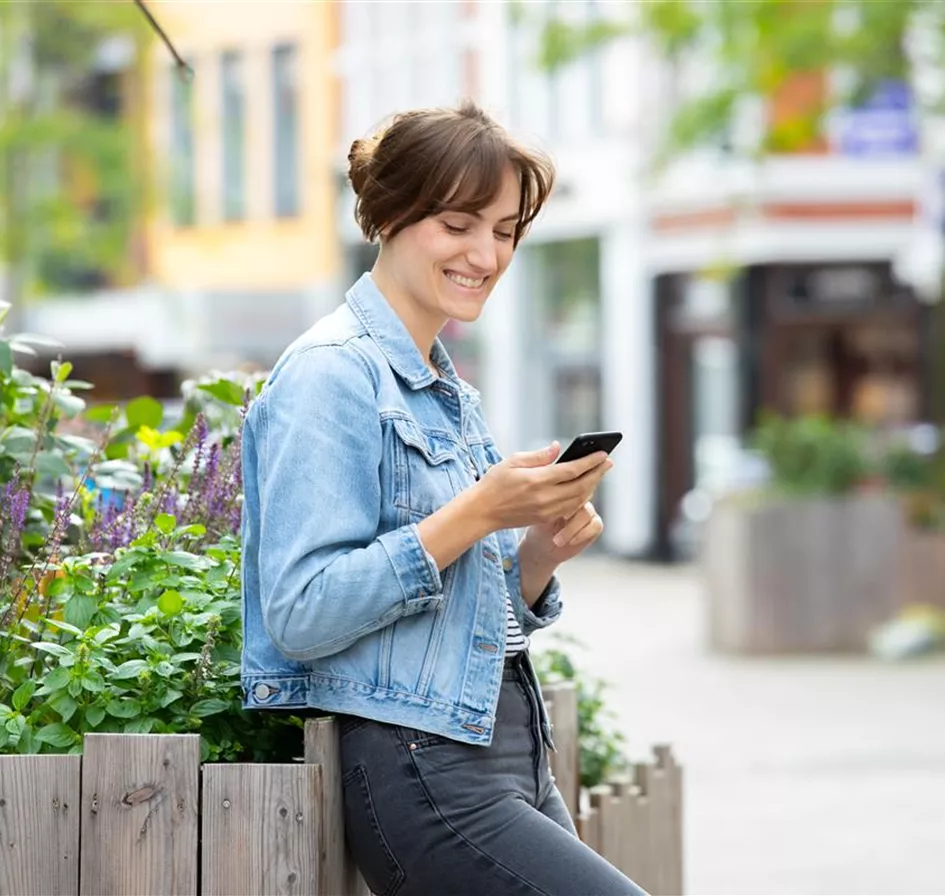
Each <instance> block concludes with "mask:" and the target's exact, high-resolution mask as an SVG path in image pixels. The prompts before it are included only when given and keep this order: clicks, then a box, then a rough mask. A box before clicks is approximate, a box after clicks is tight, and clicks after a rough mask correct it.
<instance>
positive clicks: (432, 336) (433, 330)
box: [371, 265, 446, 376]
mask: <svg viewBox="0 0 945 896" xmlns="http://www.w3.org/2000/svg"><path fill="white" fill-rule="evenodd" d="M371 279H372V280H373V281H374V285H375V286H376V287H377V288H378V289H379V290H380V292H381V294H382V295H383V296H384V298H385V299H386V300H387V304H388V305H390V306H391V308H393V309H394V313H395V314H396V315H397V316H398V317H399V318H400V322H401V323H402V324H403V325H404V326H405V327H406V328H407V332H408V333H409V334H410V337H411V338H412V339H413V341H414V344H415V345H416V346H417V350H418V351H419V352H420V355H421V356H422V358H423V361H424V363H425V364H426V365H427V367H429V368H430V370H431V371H432V372H433V373H434V374H436V375H437V376H438V375H439V373H438V371H437V369H436V365H435V364H434V363H433V361H432V358H431V352H432V351H433V343H434V341H435V340H436V337H437V335H438V334H439V332H440V330H442V329H443V325H444V324H445V323H446V321H445V320H441V319H434V318H433V317H432V315H430V314H429V313H428V312H426V311H425V309H424V308H423V306H422V305H421V304H420V303H419V302H417V300H416V299H414V298H413V296H411V295H410V293H409V292H407V290H405V289H402V288H400V287H399V285H398V284H397V282H396V280H395V279H394V278H392V277H389V276H387V273H386V271H385V270H384V269H383V267H381V266H380V265H375V266H374V268H373V270H372V271H371Z"/></svg>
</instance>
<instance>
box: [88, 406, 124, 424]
mask: <svg viewBox="0 0 945 896" xmlns="http://www.w3.org/2000/svg"><path fill="white" fill-rule="evenodd" d="M116 409H117V405H114V404H99V405H96V406H95V407H94V408H89V409H88V410H87V411H86V412H85V413H84V414H83V415H82V416H83V417H84V418H85V419H86V420H91V421H92V423H108V422H110V421H111V419H112V417H113V416H114V413H115V411H116Z"/></svg>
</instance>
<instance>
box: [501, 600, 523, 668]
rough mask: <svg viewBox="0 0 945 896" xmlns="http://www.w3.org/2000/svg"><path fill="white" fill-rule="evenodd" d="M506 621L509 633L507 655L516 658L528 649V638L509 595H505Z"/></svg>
mask: <svg viewBox="0 0 945 896" xmlns="http://www.w3.org/2000/svg"><path fill="white" fill-rule="evenodd" d="M505 619H506V626H507V632H508V633H507V635H506V637H505V655H506V656H514V655H515V654H516V653H521V652H522V651H523V650H527V649H528V638H527V637H525V633H524V632H523V631H522V627H521V626H520V625H519V624H518V619H517V618H516V616H515V611H514V610H513V609H512V600H511V598H510V597H509V596H508V595H507V594H506V595H505Z"/></svg>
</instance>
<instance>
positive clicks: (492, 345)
mask: <svg viewBox="0 0 945 896" xmlns="http://www.w3.org/2000/svg"><path fill="white" fill-rule="evenodd" d="M619 12H620V9H619V7H618V6H615V5H614V4H605V3H596V2H593V0H574V2H568V3H556V2H552V0H543V2H535V3H529V4H517V3H512V2H491V3H485V2H465V3H442V4H424V3H417V2H385V3H383V4H362V3H348V4H344V5H343V8H342V22H341V27H340V43H339V50H338V57H337V71H338V76H339V80H340V96H341V120H342V125H341V131H340V139H339V142H338V146H337V147H336V162H337V166H338V173H339V175H342V174H343V171H344V159H345V155H346V153H347V149H348V146H349V145H350V141H351V140H352V139H353V138H354V137H357V136H361V135H363V134H364V133H366V132H369V131H370V130H371V129H372V128H373V127H374V126H375V125H376V124H377V123H378V122H379V121H380V120H382V119H383V118H384V117H386V116H387V115H388V114H389V113H390V112H392V111H395V110H397V109H402V108H409V107H413V106H420V105H435V104H450V103H453V102H455V101H456V99H458V98H459V97H460V96H464V95H469V96H473V97H475V98H476V99H478V100H479V101H480V102H481V103H482V104H483V105H485V106H486V108H488V109H489V110H490V111H492V112H493V113H495V114H496V115H497V116H498V117H499V119H500V120H502V121H503V122H504V123H506V124H508V126H509V127H510V128H511V129H512V130H513V131H514V132H516V133H518V134H520V135H521V136H523V137H524V138H526V139H532V140H535V141H537V142H538V143H540V144H541V145H543V146H545V147H546V148H548V149H550V150H551V152H552V153H553V155H554V156H555V159H556V161H557V163H558V166H559V183H558V187H557V190H556V192H555V195H554V196H553V198H552V200H551V202H550V203H549V207H548V209H547V211H546V213H545V214H544V215H543V216H542V218H541V220H540V221H539V223H538V224H537V225H536V227H535V229H534V231H533V234H532V235H531V236H530V237H529V239H528V241H527V242H526V243H525V244H524V245H523V247H522V248H521V249H520V250H519V252H518V253H517V254H516V259H515V261H514V262H513V265H512V267H511V268H510V270H509V273H508V274H507V275H506V277H505V278H504V279H503V281H502V282H501V283H500V284H499V286H498V287H497V290H496V293H495V294H494V297H493V298H492V299H491V300H490V303H489V305H488V306H487V309H486V312H485V314H484V315H483V320H482V321H481V322H479V323H478V324H477V325H476V326H474V327H471V328H461V327H456V326H454V327H451V329H450V330H449V331H448V332H447V334H446V335H447V341H448V343H449V345H450V347H451V348H452V349H453V352H454V354H456V355H457V356H458V359H459V361H460V365H459V366H460V369H461V371H462V372H463V373H464V374H465V375H466V376H468V377H469V378H470V379H472V380H474V381H475V382H476V384H477V385H478V386H479V387H480V389H481V390H482V392H483V397H484V401H485V403H486V411H487V414H488V417H489V419H490V422H491V424H492V426H493V429H494V431H495V432H496V435H497V438H498V440H499V442H500V444H501V445H502V446H503V447H504V448H505V449H507V450H515V449H518V448H523V447H532V446H537V445H540V444H542V443H545V442H547V441H549V440H550V439H552V438H557V439H559V440H561V441H563V442H567V441H568V440H570V438H571V437H573V435H575V434H576V433H578V432H581V431H587V430H593V429H611V428H613V429H621V430H623V431H624V433H625V434H626V438H625V440H624V443H623V444H622V445H621V446H620V448H619V449H618V454H617V456H616V457H615V459H616V460H617V463H616V466H615V468H614V470H613V471H612V473H611V474H610V475H609V476H608V479H607V481H606V482H605V486H604V489H603V494H602V495H601V496H600V500H601V503H602V504H604V506H605V510H606V518H607V530H606V533H605V540H606V543H607V547H608V548H609V549H611V550H613V551H615V552H618V553H623V554H630V555H640V554H657V555H662V556H666V555H668V554H669V553H670V535H671V531H672V529H673V526H674V523H675V522H676V520H677V519H678V517H679V514H680V507H681V504H682V501H683V499H684V497H685V495H686V494H687V493H688V492H690V491H691V490H692V489H702V490H705V491H707V492H712V491H715V490H719V489H723V488H725V487H726V485H727V484H730V483H733V482H736V481H737V480H738V479H739V477H740V476H742V475H743V472H742V466H743V464H744V459H745V454H744V447H745V438H746V435H747V433H748V431H749V430H750V428H751V427H752V426H753V424H754V421H755V420H756V419H757V414H758V412H759V411H760V410H762V409H764V408H768V409H771V410H776V411H780V412H782V413H785V414H800V413H827V414H831V415H838V416H852V417H857V418H859V419H861V420H863V421H865V422H869V423H873V424H877V425H885V426H897V425H907V424H909V423H912V422H916V421H919V420H922V419H926V418H927V417H929V416H930V415H931V413H932V409H931V407H930V393H931V390H930V377H931V370H932V365H931V359H932V346H931V343H932V339H933V337H932V335H931V334H932V332H933V328H932V327H931V326H930V323H931V319H930V315H931V312H930V310H929V308H928V306H926V305H925V304H923V303H922V302H921V301H920V300H919V298H918V297H917V296H916V294H915V292H914V291H913V290H912V289H911V288H910V286H909V284H906V283H903V282H901V280H900V279H899V278H898V277H897V270H898V266H897V264H896V262H897V259H899V258H900V257H901V256H903V254H904V253H906V252H907V250H908V248H909V246H910V244H911V243H912V242H913V241H914V240H915V236H916V228H915V225H916V217H917V198H918V196H919V194H920V192H921V190H922V184H923V177H924V175H923V171H922V167H921V164H920V161H919V157H918V152H917V149H918V145H919V140H918V134H917V130H916V129H917V124H918V123H917V121H916V119H915V115H914V112H913V110H912V108H911V101H910V99H909V93H908V90H907V89H905V88H904V87H903V86H902V85H887V86H886V87H885V88H884V92H882V93H880V94H878V95H877V96H876V97H874V98H872V100H871V101H870V102H869V103H868V104H867V105H866V106H865V107H864V108H863V109H859V110H854V111H853V112H851V113H849V114H847V115H846V116H845V117H843V118H842V119H841V118H838V119H836V120H832V121H831V127H830V130H829V133H827V134H825V135H823V137H821V138H819V139H817V140H816V141H813V142H812V143H811V144H810V145H809V146H805V147H802V150H801V151H799V152H794V153H792V154H790V155H781V156H776V157H774V158H772V159H771V160H770V161H768V162H766V163H764V164H749V163H746V162H743V161H738V156H737V154H736V153H735V152H733V149H735V148H736V146H735V144H736V143H737V141H738V139H739V135H737V134H734V135H731V140H730V141H729V142H728V144H727V145H719V146H716V147H708V148H706V150H705V151H703V152H700V153H697V154H693V155H692V156H691V157H687V158H686V159H685V160H683V161H681V162H680V163H678V164H676V165H674V166H673V168H672V169H671V171H670V172H669V174H668V176H666V177H665V178H661V179H660V180H656V179H655V178H653V177H651V176H650V175H649V174H648V173H647V170H646V168H645V165H646V162H647V159H648V158H649V157H650V153H651V151H652V150H653V148H654V147H655V146H656V144H657V142H658V141H659V140H660V138H661V136H662V134H663V132H664V128H665V127H666V125H667V124H668V121H669V119H670V117H671V115H672V114H673V112H674V110H675V109H676V108H677V107H678V105H679V103H680V102H681V101H683V100H684V99H685V98H686V97H687V96H688V95H689V93H688V91H691V90H692V89H693V88H694V87H695V88H697V87H698V86H700V82H701V83H704V82H705V79H707V78H711V77H712V71H711V63H710V62H709V61H708V58H707V59H704V60H703V59H699V58H693V59H691V60H688V61H687V62H686V64H685V65H684V66H683V67H682V70H680V69H678V68H674V69H670V68H669V66H667V65H666V64H665V63H664V62H663V61H662V60H660V59H657V58H655V57H654V56H653V55H652V53H651V52H650V51H649V50H648V49H647V48H646V47H645V46H643V45H642V44H641V42H640V41H638V40H635V39H631V38H629V37H628V38H624V39H621V40H618V41H615V42H613V43H610V44H608V45H607V46H606V47H605V48H603V49H601V50H597V51H595V52H591V53H589V54H587V55H585V56H584V57H582V58H581V59H579V60H578V61H576V62H574V63H571V64H569V65H567V66H565V67H563V68H560V69H558V70H556V71H555V72H553V73H549V72H547V71H542V70H540V69H539V68H538V67H537V66H536V59H537V57H538V54H539V41H540V33H541V29H542V27H543V25H544V24H545V23H546V22H547V20H548V19H549V17H552V16H554V17H560V18H563V19H565V20H566V21H569V22H572V23H575V24H582V23H584V24H586V23H588V22H592V21H594V20H595V19H599V18H601V17H605V16H609V15H614V14H619ZM826 83H827V81H826V79H817V78H813V79H807V80H806V81H804V82H797V83H794V84H791V85H789V88H788V89H786V90H785V91H783V92H782V93H781V94H779V95H778V96H776V97H774V98H773V99H772V101H771V102H770V103H769V104H768V105H767V106H766V107H765V108H762V109H758V110H755V111H756V115H755V127H756V128H757V127H759V126H760V127H763V126H764V122H765V121H770V120H777V119H778V117H779V116H788V115H790V114H792V113H793V112H796V111H797V109H798V108H799V105H800V104H803V103H805V102H809V101H810V99H811V97H812V93H816V92H817V91H820V90H823V89H826ZM749 128H750V122H749ZM338 183H339V203H338V214H339V218H338V227H339V232H340V234H341V237H342V241H343V243H344V247H345V248H344V254H345V268H346V277H347V279H348V280H350V279H353V278H354V277H355V276H356V275H357V274H358V273H360V271H362V270H365V269H367V268H368V267H369V266H370V264H371V262H372V260H373V257H374V250H373V249H372V248H371V247H366V246H364V245H363V242H362V241H361V239H360V236H359V234H358V233H357V232H356V230H355V229H354V226H353V224H352V221H351V202H352V197H351V195H350V191H348V190H346V189H345V188H344V186H343V179H342V178H341V177H339V181H338Z"/></svg>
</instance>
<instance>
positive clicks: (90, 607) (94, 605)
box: [63, 594, 98, 629]
mask: <svg viewBox="0 0 945 896" xmlns="http://www.w3.org/2000/svg"><path fill="white" fill-rule="evenodd" d="M97 610H98V601H97V600H96V599H95V598H94V597H89V595H87V594H75V595H73V596H72V597H71V598H69V600H67V601H66V605H65V608H64V609H63V617H64V618H65V620H66V622H69V623H71V624H72V625H74V626H77V627H78V628H79V629H85V628H87V627H88V625H89V623H90V622H91V621H92V618H93V617H94V616H95V613H96V611H97Z"/></svg>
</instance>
